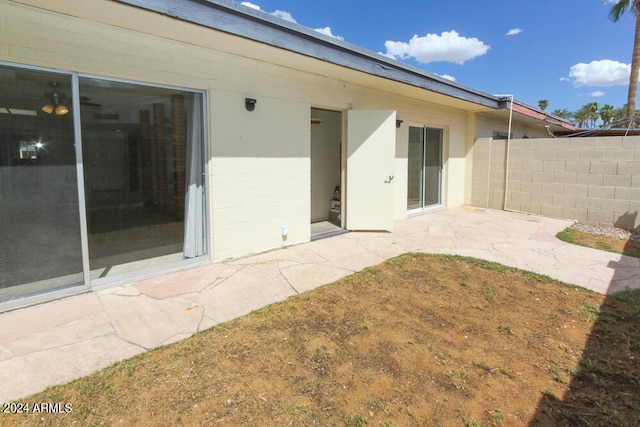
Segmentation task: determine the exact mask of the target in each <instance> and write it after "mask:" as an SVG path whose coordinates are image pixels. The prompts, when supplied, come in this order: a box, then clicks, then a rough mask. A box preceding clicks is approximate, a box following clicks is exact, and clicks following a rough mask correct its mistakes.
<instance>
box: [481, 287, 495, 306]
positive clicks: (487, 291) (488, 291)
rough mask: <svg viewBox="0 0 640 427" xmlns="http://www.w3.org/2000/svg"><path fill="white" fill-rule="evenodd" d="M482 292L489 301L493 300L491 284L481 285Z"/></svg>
mask: <svg viewBox="0 0 640 427" xmlns="http://www.w3.org/2000/svg"><path fill="white" fill-rule="evenodd" d="M480 292H481V293H482V295H484V297H485V298H486V300H487V302H491V301H493V289H491V286H489V285H485V286H483V287H481V288H480Z"/></svg>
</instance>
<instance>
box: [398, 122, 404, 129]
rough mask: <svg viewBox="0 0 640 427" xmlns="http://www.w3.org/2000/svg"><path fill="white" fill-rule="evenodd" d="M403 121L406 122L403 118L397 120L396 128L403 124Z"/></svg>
mask: <svg viewBox="0 0 640 427" xmlns="http://www.w3.org/2000/svg"><path fill="white" fill-rule="evenodd" d="M402 123H404V121H403V120H396V128H399V127H400V126H402Z"/></svg>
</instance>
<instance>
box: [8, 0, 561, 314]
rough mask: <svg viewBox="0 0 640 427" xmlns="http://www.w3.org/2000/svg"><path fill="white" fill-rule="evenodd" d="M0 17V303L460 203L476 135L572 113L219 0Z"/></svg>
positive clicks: (465, 199) (23, 3)
mask: <svg viewBox="0 0 640 427" xmlns="http://www.w3.org/2000/svg"><path fill="white" fill-rule="evenodd" d="M0 16H2V25H1V26H0V219H1V220H0V243H1V248H0V310H6V309H11V308H15V307H18V306H24V305H28V304H33V303H36V302H39V301H44V300H47V299H52V298H58V297H61V296H64V295H68V294H72V293H78V292H84V291H86V290H88V289H90V288H92V287H95V286H98V285H104V284H108V283H109V282H113V281H122V280H129V279H132V278H134V277H140V276H142V275H149V274H158V273H159V272H163V271H167V270H169V269H175V268H183V267H187V266H189V265H191V264H199V263H205V262H215V261H218V260H223V259H228V258H232V257H240V256H243V255H247V254H250V253H257V252H261V251H266V250H270V249H274V248H279V247H282V246H286V245H293V244H297V243H301V242H307V241H309V240H310V239H312V236H313V235H314V234H315V233H316V231H315V230H316V228H317V229H319V230H324V231H327V230H331V229H332V228H333V229H337V230H338V231H339V230H353V231H357V230H390V229H392V228H393V224H394V221H396V220H399V219H402V218H405V217H407V216H408V215H412V214H415V213H418V212H423V211H426V210H429V209H433V208H439V207H454V206H459V205H462V204H465V203H469V202H470V197H471V195H470V180H471V175H472V174H471V167H472V164H471V163H472V161H471V159H472V150H473V145H474V141H475V139H476V138H486V137H493V138H505V137H512V136H514V135H515V136H516V137H518V138H521V137H523V136H528V137H536V136H544V137H548V136H549V134H550V133H553V132H554V131H561V130H566V129H567V128H571V125H570V124H569V123H567V122H564V121H562V120H560V119H557V118H554V117H552V116H551V115H549V114H547V113H544V112H542V111H540V110H537V109H535V108H533V107H528V106H526V105H525V104H522V103H520V102H517V101H514V100H513V97H512V96H506V95H503V96H496V95H491V94H487V93H484V92H482V91H479V90H476V89H473V88H470V87H467V86H464V85H461V84H459V83H456V82H452V81H449V80H447V79H444V78H441V77H439V76H437V75H434V74H432V73H429V72H426V71H424V70H422V69H419V68H415V67H412V66H409V65H407V64H404V63H401V62H398V61H395V60H393V59H389V58H387V57H384V56H382V55H379V54H376V53H374V52H370V51H368V50H365V49H362V48H360V47H358V46H354V45H352V44H350V43H347V42H344V41H340V40H337V39H335V38H332V37H329V36H326V35H323V34H320V33H318V32H316V31H313V30H311V29H308V28H305V27H303V26H300V25H297V24H293V23H290V22H287V21H284V20H281V19H279V18H276V17H273V16H271V15H269V14H266V13H263V12H260V11H257V10H254V9H251V8H248V7H245V6H242V5H241V4H239V3H236V2H233V1H229V0H211V1H205V0H121V1H118V0H65V1H44V0H0ZM318 224H320V226H318ZM319 232H320V231H319Z"/></svg>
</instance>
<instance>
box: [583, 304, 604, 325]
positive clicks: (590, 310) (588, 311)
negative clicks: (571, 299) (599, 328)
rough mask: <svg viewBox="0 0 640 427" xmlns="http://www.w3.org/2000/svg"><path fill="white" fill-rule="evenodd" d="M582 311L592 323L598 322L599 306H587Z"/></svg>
mask: <svg viewBox="0 0 640 427" xmlns="http://www.w3.org/2000/svg"><path fill="white" fill-rule="evenodd" d="M580 309H581V312H582V315H583V316H584V317H585V318H586V319H587V320H589V321H591V322H595V321H597V320H598V318H599V317H600V306H599V305H598V304H585V305H583V306H582V307H580Z"/></svg>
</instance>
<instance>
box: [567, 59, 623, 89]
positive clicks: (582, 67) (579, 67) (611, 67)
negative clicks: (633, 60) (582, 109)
mask: <svg viewBox="0 0 640 427" xmlns="http://www.w3.org/2000/svg"><path fill="white" fill-rule="evenodd" d="M630 74H631V65H630V64H624V63H622V62H618V61H612V60H610V59H602V60H600V61H591V62H590V63H588V64H585V63H582V62H581V63H579V64H576V65H574V66H572V67H571V68H570V69H569V78H566V77H565V78H562V79H561V80H569V81H570V82H571V83H572V84H573V85H574V86H575V87H581V86H617V85H626V84H628V83H629V75H630Z"/></svg>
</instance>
